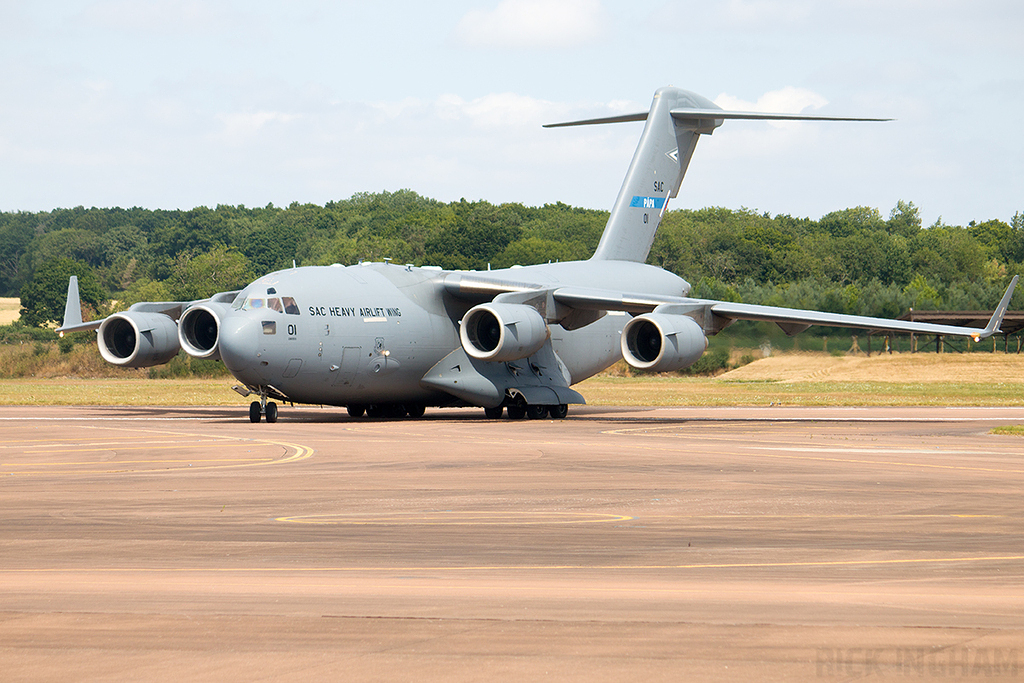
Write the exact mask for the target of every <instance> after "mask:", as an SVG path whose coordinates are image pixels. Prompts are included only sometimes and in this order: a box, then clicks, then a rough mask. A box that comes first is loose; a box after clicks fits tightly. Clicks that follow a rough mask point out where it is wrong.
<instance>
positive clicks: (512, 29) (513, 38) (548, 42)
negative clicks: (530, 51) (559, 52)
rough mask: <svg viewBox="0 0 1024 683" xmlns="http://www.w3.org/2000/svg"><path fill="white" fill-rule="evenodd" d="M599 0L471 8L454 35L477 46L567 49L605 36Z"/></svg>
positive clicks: (511, 0)
mask: <svg viewBox="0 0 1024 683" xmlns="http://www.w3.org/2000/svg"><path fill="white" fill-rule="evenodd" d="M607 25H608V18H607V13H606V12H605V9H604V7H603V6H602V5H601V2H600V0H501V2H499V3H498V5H497V6H496V7H495V8H494V9H492V10H489V11H488V10H471V11H469V12H468V13H467V14H466V15H465V16H464V17H462V20H461V21H459V23H458V25H457V26H456V27H455V37H456V38H457V39H458V40H459V41H460V42H462V43H463V44H464V45H467V46H469V47H476V48H494V47H497V48H568V47H578V46H580V45H585V44H588V43H592V42H594V41H596V40H598V39H599V38H601V37H602V36H604V35H605V32H606V30H607Z"/></svg>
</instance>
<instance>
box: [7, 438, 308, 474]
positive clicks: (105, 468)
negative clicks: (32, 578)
mask: <svg viewBox="0 0 1024 683" xmlns="http://www.w3.org/2000/svg"><path fill="white" fill-rule="evenodd" d="M83 428H84V429H90V428H92V429H101V430H104V431H108V430H109V431H129V430H123V429H117V428H111V427H85V426H83ZM131 431H132V433H133V434H137V433H138V432H139V431H144V432H149V433H150V434H159V435H164V436H167V437H170V438H176V439H180V440H178V441H168V440H167V439H161V440H159V441H150V442H140V441H138V440H137V439H126V440H125V441H103V442H88V441H83V440H77V441H74V442H67V443H63V444H62V443H57V442H53V441H52V440H48V441H47V443H45V444H35V445H28V446H23V448H24V450H23V454H25V455H34V456H41V455H60V454H71V453H90V452H122V451H137V450H147V451H150V450H151V451H156V450H169V449H184V448H193V447H207V448H210V447H214V448H216V447H221V446H223V445H226V444H228V443H234V444H239V445H244V444H252V445H254V446H257V447H266V446H270V447H274V448H282V449H284V457H272V456H251V457H238V458H206V457H203V456H197V457H195V458H191V459H189V458H185V459H179V458H176V459H173V460H168V459H164V458H152V459H147V458H142V459H139V458H136V459H132V460H118V461H105V460H97V461H61V462H50V463H42V462H38V461H33V462H4V463H0V475H7V476H31V475H37V476H38V475H54V474H88V475H96V474H125V473H132V474H150V473H166V472H168V471H179V470H193V471H196V470H213V469H235V468H241V467H262V466H268V465H282V464H287V463H294V462H298V461H300V460H305V459H307V458H310V457H312V455H313V452H314V451H313V449H312V448H310V447H309V446H303V445H301V444H294V443H288V442H284V441H274V440H270V439H251V438H241V437H231V436H221V435H218V436H210V435H207V434H191V433H184V432H168V431H160V430H131ZM140 444H142V445H140ZM8 457H9V456H8ZM133 465H134V466H140V465H149V466H150V467H148V468H145V469H143V468H133V467H131V466H133ZM26 467H31V468H34V469H31V470H26V469H22V468H26ZM60 467H75V468H80V469H56V468H60ZM157 468H158V469H157Z"/></svg>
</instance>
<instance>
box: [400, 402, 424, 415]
mask: <svg viewBox="0 0 1024 683" xmlns="http://www.w3.org/2000/svg"><path fill="white" fill-rule="evenodd" d="M405 412H407V413H409V417H412V418H417V417H423V413H425V412H427V407H426V406H425V405H423V404H422V403H411V404H409V405H407V406H406V407H405Z"/></svg>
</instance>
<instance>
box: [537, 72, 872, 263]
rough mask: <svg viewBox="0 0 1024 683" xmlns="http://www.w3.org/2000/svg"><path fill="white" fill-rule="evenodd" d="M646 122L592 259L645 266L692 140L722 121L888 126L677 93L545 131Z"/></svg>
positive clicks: (668, 91)
mask: <svg viewBox="0 0 1024 683" xmlns="http://www.w3.org/2000/svg"><path fill="white" fill-rule="evenodd" d="M645 119H646V121H647V124H646V125H645V126H644V132H643V134H642V135H641V136H640V143H639V144H638V145H637V148H636V152H635V153H634V154H633V161H632V163H630V165H629V170H628V171H627V172H626V179H625V180H624V181H623V182H622V189H620V190H619V196H618V198H617V199H616V200H615V206H614V207H612V212H611V215H610V216H609V217H608V223H607V224H606V225H605V228H604V233H603V234H602V235H601V242H600V243H599V244H598V245H597V251H595V252H594V255H593V257H592V258H593V259H598V260H606V261H607V260H616V261H640V262H643V261H646V260H647V255H648V254H649V253H650V251H651V244H653V243H654V234H655V233H656V232H657V231H658V225H659V224H660V223H661V218H662V216H663V215H664V214H665V209H666V208H667V206H668V200H669V199H671V198H673V197H675V196H676V195H677V194H678V193H679V185H680V184H681V183H682V182H683V175H684V174H685V173H686V167H687V166H689V164H690V158H691V157H692V156H693V150H694V149H695V148H696V146H697V138H698V137H700V136H701V135H710V134H711V133H713V132H714V130H715V128H717V127H718V126H720V125H722V123H723V122H724V121H725V120H726V119H739V120H748V121H764V120H775V121H889V120H891V119H875V118H861V117H847V116H815V115H805V114H770V113H764V112H743V111H725V110H723V109H722V108H721V107H719V106H718V105H716V104H715V103H714V102H712V101H711V100H709V99H707V98H705V97H701V96H700V95H697V94H696V93H692V92H688V91H686V90H680V89H679V88H661V89H659V90H658V91H657V92H656V93H654V101H653V102H652V103H651V109H650V111H648V112H641V113H639V114H624V115H621V116H611V117H608V118H601V119H588V120H586V121H572V122H569V123H555V124H549V125H547V126H545V128H557V127H561V126H582V125H589V124H594V123H620V122H624V121H643V120H645Z"/></svg>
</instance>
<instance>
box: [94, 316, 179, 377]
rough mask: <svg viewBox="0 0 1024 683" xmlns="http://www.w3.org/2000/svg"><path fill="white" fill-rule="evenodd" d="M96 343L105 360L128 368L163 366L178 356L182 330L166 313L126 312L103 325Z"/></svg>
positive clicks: (105, 321)
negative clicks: (180, 330) (179, 333)
mask: <svg viewBox="0 0 1024 683" xmlns="http://www.w3.org/2000/svg"><path fill="white" fill-rule="evenodd" d="M96 343H97V344H98V345H99V347H100V355H101V356H103V360H105V361H107V362H108V363H113V364H114V365H120V366H122V367H126V368H149V367H152V366H154V365H162V364H163V363H166V362H167V361H169V360H170V359H172V358H174V357H175V356H176V355H178V350H179V349H180V348H181V347H180V346H179V345H178V328H177V326H175V324H174V321H173V320H171V318H169V317H168V316H166V315H164V314H162V313H139V312H137V311H125V312H123V313H115V314H114V315H112V316H110V317H109V318H107V319H106V320H104V321H103V322H102V323H101V324H100V328H99V330H97V332H96Z"/></svg>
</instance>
